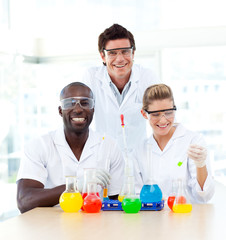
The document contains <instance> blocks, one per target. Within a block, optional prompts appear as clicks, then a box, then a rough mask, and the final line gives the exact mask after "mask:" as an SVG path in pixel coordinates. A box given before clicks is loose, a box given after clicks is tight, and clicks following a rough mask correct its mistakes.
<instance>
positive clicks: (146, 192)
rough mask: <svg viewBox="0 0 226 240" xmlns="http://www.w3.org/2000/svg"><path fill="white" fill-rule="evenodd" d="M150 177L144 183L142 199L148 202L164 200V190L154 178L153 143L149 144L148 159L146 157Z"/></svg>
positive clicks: (141, 193)
mask: <svg viewBox="0 0 226 240" xmlns="http://www.w3.org/2000/svg"><path fill="white" fill-rule="evenodd" d="M146 165H147V171H148V177H147V180H146V182H145V183H144V185H143V187H142V189H141V192H140V200H141V201H142V202H146V203H152V202H160V201H162V191H161V189H160V187H159V186H158V184H157V183H156V181H154V178H153V159H152V145H151V144H149V143H148V144H147V159H146Z"/></svg>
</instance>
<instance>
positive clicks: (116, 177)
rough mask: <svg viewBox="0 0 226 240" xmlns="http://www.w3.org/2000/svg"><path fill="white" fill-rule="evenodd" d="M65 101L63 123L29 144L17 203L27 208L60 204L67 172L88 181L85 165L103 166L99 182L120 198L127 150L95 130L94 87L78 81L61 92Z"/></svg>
mask: <svg viewBox="0 0 226 240" xmlns="http://www.w3.org/2000/svg"><path fill="white" fill-rule="evenodd" d="M60 100H61V106H59V114H60V116H61V117H62V119H63V123H64V124H63V127H62V128H60V129H57V130H55V131H52V132H49V133H48V134H46V135H44V136H42V137H40V138H38V139H34V140H33V141H31V142H30V143H29V144H28V145H27V146H26V148H25V151H24V157H23V158H22V160H21V164H20V168H19V172H18V177H17V190H18V191H17V203H18V208H19V209H20V211H21V212H22V213H23V212H26V211H28V210H30V209H33V208H35V207H51V206H54V205H56V204H58V203H59V197H60V195H61V193H62V192H63V191H65V176H77V178H78V179H79V180H81V181H82V179H83V172H84V168H97V176H96V182H97V184H99V185H100V186H101V187H102V188H104V187H106V185H108V184H109V186H108V195H109V198H111V199H117V195H118V194H119V192H120V189H121V185H122V182H123V173H124V161H123V158H122V154H121V151H120V149H119V147H118V145H117V143H116V142H115V141H114V140H113V139H112V138H110V137H108V136H104V140H103V135H101V134H99V133H95V132H93V131H92V130H90V129H89V125H90V123H91V122H92V119H93V113H94V99H93V93H92V91H91V90H90V88H89V87H87V86H86V85H85V84H83V83H80V82H73V83H71V84H69V85H67V86H66V87H64V89H63V90H62V91H61V94H60ZM106 160H109V163H110V164H109V168H108V169H106ZM81 185H82V184H81ZM81 189H82V186H81V187H80V189H79V190H80V191H81Z"/></svg>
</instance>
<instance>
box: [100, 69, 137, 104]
mask: <svg viewBox="0 0 226 240" xmlns="http://www.w3.org/2000/svg"><path fill="white" fill-rule="evenodd" d="M139 76H140V72H139V69H138V67H137V66H136V65H133V67H132V72H131V76H130V79H129V81H130V82H131V86H130V89H129V91H128V93H127V94H126V96H125V98H124V100H123V102H122V104H121V105H120V108H122V107H123V105H125V103H126V102H127V101H128V99H130V96H131V95H132V94H133V93H134V91H136V90H137V84H138V81H139ZM95 77H96V78H97V79H99V81H100V86H101V88H103V91H105V92H108V94H107V95H108V96H109V97H110V98H111V100H112V101H113V103H115V104H116V105H117V106H118V102H117V100H116V98H115V96H114V94H113V92H112V90H111V88H110V82H111V78H110V76H109V74H108V71H107V67H106V66H102V67H101V68H99V69H98V71H97V72H96V75H95Z"/></svg>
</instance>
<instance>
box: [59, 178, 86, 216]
mask: <svg viewBox="0 0 226 240" xmlns="http://www.w3.org/2000/svg"><path fill="white" fill-rule="evenodd" d="M59 203H60V206H61V208H62V209H63V210H64V212H78V211H79V210H80V209H81V207H82V204H83V199H82V195H81V194H80V193H79V191H77V189H76V177H75V176H67V177H66V190H65V191H64V192H63V193H62V194H61V196H60V200H59Z"/></svg>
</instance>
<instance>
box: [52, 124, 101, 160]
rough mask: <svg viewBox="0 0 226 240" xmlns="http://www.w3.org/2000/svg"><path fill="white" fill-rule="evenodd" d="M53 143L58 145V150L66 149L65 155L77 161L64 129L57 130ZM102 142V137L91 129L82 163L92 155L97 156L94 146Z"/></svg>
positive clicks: (83, 152)
mask: <svg viewBox="0 0 226 240" xmlns="http://www.w3.org/2000/svg"><path fill="white" fill-rule="evenodd" d="M53 141H54V143H55V144H56V147H57V148H58V149H62V148H64V149H65V151H64V153H65V154H67V155H69V156H70V157H71V158H73V159H75V156H74V154H73V152H72V151H71V149H70V147H69V144H68V143H67V141H66V138H65V134H64V128H63V127H61V128H59V129H57V130H56V132H55V136H54V137H53ZM100 141H101V137H100V136H99V135H98V134H95V133H94V132H93V131H92V130H91V129H89V137H88V139H87V141H86V143H85V146H84V148H83V151H82V155H81V157H80V161H82V160H83V159H86V158H88V157H89V156H90V155H91V154H96V153H95V152H94V146H95V145H97V144H99V143H100ZM66 149H67V150H68V151H67V150H66Z"/></svg>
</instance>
